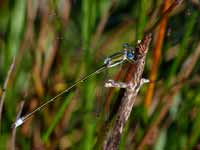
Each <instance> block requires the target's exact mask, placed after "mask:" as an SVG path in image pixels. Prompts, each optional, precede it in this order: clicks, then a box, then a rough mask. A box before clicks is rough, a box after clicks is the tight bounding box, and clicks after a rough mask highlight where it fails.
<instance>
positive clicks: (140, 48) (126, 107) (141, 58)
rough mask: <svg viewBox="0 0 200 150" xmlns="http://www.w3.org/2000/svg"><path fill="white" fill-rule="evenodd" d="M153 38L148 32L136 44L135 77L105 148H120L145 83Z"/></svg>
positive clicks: (107, 138) (108, 149)
mask: <svg viewBox="0 0 200 150" xmlns="http://www.w3.org/2000/svg"><path fill="white" fill-rule="evenodd" d="M151 39H152V37H151V34H148V35H146V36H144V39H143V40H142V41H141V43H138V45H137V46H136V58H137V61H136V63H135V64H133V65H134V66H135V69H136V70H135V72H134V73H133V74H132V76H133V77H132V80H131V81H130V87H128V88H127V89H126V92H125V94H124V97H123V98H122V101H121V105H120V107H119V110H118V112H117V115H116V120H115V122H114V125H113V128H112V129H111V130H110V132H108V135H107V137H106V139H105V142H104V145H103V149H104V150H116V149H118V145H119V141H120V138H121V134H122V131H123V129H124V126H125V124H126V122H127V120H128V118H129V116H130V113H131V111H132V108H133V104H134V102H135V99H136V96H137V93H138V91H139V89H140V87H141V86H142V84H143V83H142V81H143V80H141V76H142V73H143V70H144V65H145V58H146V53H147V51H148V47H149V44H150V41H151Z"/></svg>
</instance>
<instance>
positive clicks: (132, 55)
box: [126, 52, 134, 60]
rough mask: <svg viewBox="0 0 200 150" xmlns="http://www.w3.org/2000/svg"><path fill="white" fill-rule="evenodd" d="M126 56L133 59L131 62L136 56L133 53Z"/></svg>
mask: <svg viewBox="0 0 200 150" xmlns="http://www.w3.org/2000/svg"><path fill="white" fill-rule="evenodd" d="M126 56H127V58H128V59H131V60H132V59H133V58H134V54H133V53H132V52H128V53H127V55H126Z"/></svg>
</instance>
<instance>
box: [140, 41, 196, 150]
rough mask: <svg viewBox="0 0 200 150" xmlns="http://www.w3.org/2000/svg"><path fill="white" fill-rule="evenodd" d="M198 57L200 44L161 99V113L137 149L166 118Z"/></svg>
mask: <svg viewBox="0 0 200 150" xmlns="http://www.w3.org/2000/svg"><path fill="white" fill-rule="evenodd" d="M199 56H200V42H199V44H198V46H197V49H196V50H195V51H194V53H193V54H191V55H190V56H189V57H188V58H187V59H186V61H185V63H184V64H183V66H182V68H181V71H180V73H179V74H178V77H177V80H176V82H175V83H174V84H173V85H172V88H170V90H169V92H168V93H167V94H166V95H164V97H163V98H161V99H163V104H162V108H161V112H160V114H159V116H158V117H157V119H156V120H155V121H154V122H153V123H152V124H151V125H150V127H149V129H148V130H147V132H146V133H145V135H144V137H143V139H142V141H141V142H140V144H139V146H138V149H139V150H142V149H143V147H144V145H147V144H148V140H149V138H150V137H151V133H152V132H153V131H154V130H155V129H157V128H158V125H159V124H160V123H161V121H162V120H163V118H164V117H165V116H166V114H167V112H168V110H169V108H170V106H171V103H172V100H173V97H174V95H175V94H176V93H177V92H178V91H179V90H180V89H181V88H182V86H183V85H184V83H185V82H184V81H185V80H186V79H187V78H188V77H189V75H190V74H191V72H192V70H193V68H194V66H195V64H196V62H197V60H198V58H199Z"/></svg>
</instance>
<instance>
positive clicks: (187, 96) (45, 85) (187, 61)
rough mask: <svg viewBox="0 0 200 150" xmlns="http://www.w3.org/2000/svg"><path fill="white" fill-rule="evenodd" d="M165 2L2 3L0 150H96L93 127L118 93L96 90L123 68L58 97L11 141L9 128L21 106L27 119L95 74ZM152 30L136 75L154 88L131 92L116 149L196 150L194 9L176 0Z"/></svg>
mask: <svg viewBox="0 0 200 150" xmlns="http://www.w3.org/2000/svg"><path fill="white" fill-rule="evenodd" d="M171 3H172V1H170V0H163V1H162V0H148V1H147V0H1V1H0V97H1V99H2V97H4V96H5V97H4V98H3V99H4V101H3V110H2V113H1V116H2V117H1V120H0V121H1V122H0V124H1V125H0V149H14V148H16V149H81V150H90V149H95V148H94V147H96V146H97V147H99V146H100V145H98V144H99V143H100V142H97V141H103V140H104V137H103V133H102V132H106V131H105V130H104V129H102V128H103V127H104V126H105V125H106V124H107V122H110V121H111V120H112V118H113V117H114V116H115V110H116V109H117V106H116V104H119V103H120V102H119V101H118V100H119V97H120V95H119V90H120V89H114V90H111V89H108V88H105V87H104V82H105V81H106V80H107V79H116V78H117V76H118V75H119V74H120V70H121V71H122V72H123V71H124V74H125V72H126V68H127V65H128V64H124V65H121V66H118V67H115V68H111V69H109V70H108V71H105V72H103V73H101V74H98V75H96V76H94V77H92V78H91V79H89V80H87V81H85V82H84V83H82V84H81V85H79V86H78V88H74V89H73V90H71V91H70V92H69V93H67V94H65V95H64V96H62V97H60V98H59V100H57V101H55V102H54V103H53V104H50V105H48V107H47V108H45V109H44V110H41V111H40V112H38V113H37V114H35V115H34V116H33V117H31V118H30V119H28V120H27V121H26V122H25V123H24V124H23V125H22V126H21V127H19V128H17V131H16V137H14V136H13V135H14V131H13V129H12V128H11V126H12V123H13V122H14V121H15V119H16V116H17V113H18V112H19V111H20V104H21V103H22V101H24V102H25V103H24V105H23V108H22V114H26V113H28V112H30V111H32V110H33V109H35V108H36V107H37V106H39V105H40V104H41V103H43V102H45V101H46V100H48V99H49V98H52V97H53V96H55V95H56V94H58V93H59V92H61V91H62V90H64V89H65V88H67V87H69V86H70V85H72V84H73V83H74V82H75V81H76V80H78V79H80V78H81V77H83V76H84V75H87V74H89V73H91V72H93V71H95V70H96V69H97V68H98V67H99V66H101V65H102V64H103V61H104V59H105V58H106V57H107V56H109V55H111V54H113V53H115V52H117V51H119V50H121V49H122V44H123V43H130V44H131V45H132V46H134V45H135V43H136V42H137V40H141V39H142V37H143V35H144V32H145V30H146V29H147V28H148V27H150V26H151V25H153V24H154V23H155V22H156V21H157V20H158V19H159V17H160V16H161V14H162V13H163V12H164V10H166V7H169V5H170V4H171ZM152 32H153V40H152V42H151V45H150V48H149V52H148V56H147V60H146V65H145V70H144V75H143V76H144V77H145V78H150V79H152V80H153V83H150V84H149V85H148V84H146V85H144V86H143V87H142V89H141V90H140V92H139V95H138V97H137V101H136V104H135V106H134V108H133V110H132V113H131V116H130V118H129V121H128V123H127V125H126V128H125V129H124V131H123V135H122V138H121V142H120V145H119V149H120V150H123V149H126V150H129V149H130V150H132V149H155V150H164V149H168V150H178V149H185V150H188V149H200V74H199V73H200V67H199V65H200V61H199V60H200V59H199V55H200V1H198V0H185V1H184V2H183V3H182V4H180V5H178V6H177V7H176V8H175V9H174V10H173V11H171V12H170V15H169V17H168V18H165V20H164V22H162V25H160V26H159V27H158V28H157V29H156V30H153V31H152ZM14 57H15V58H16V59H15V62H14V66H15V67H14V70H13V71H12V70H11V69H10V66H11V64H12V60H13V58H14ZM152 68H154V69H152ZM9 70H11V75H10V77H9V76H8V71H9ZM124 76H125V75H124ZM124 76H123V75H122V76H121V77H120V78H118V79H119V80H120V81H123V79H124ZM8 77H9V82H8V85H7V86H6V88H5V89H4V85H5V81H6V78H8ZM154 81H155V82H154ZM152 84H153V86H154V87H153V90H152V88H150V87H149V86H151V85H152ZM148 93H150V94H148ZM3 95H4V96H3Z"/></svg>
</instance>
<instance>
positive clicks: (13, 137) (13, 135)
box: [11, 101, 25, 150]
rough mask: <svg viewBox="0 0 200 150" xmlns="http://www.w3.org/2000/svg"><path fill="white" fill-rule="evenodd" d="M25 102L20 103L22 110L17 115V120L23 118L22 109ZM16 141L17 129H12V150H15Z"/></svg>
mask: <svg viewBox="0 0 200 150" xmlns="http://www.w3.org/2000/svg"><path fill="white" fill-rule="evenodd" d="M24 102H25V101H21V103H20V108H19V112H18V113H17V117H16V120H17V119H18V118H19V117H20V116H21V113H22V109H23V107H24ZM15 139H16V128H12V145H11V146H12V148H11V149H12V150H15Z"/></svg>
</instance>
